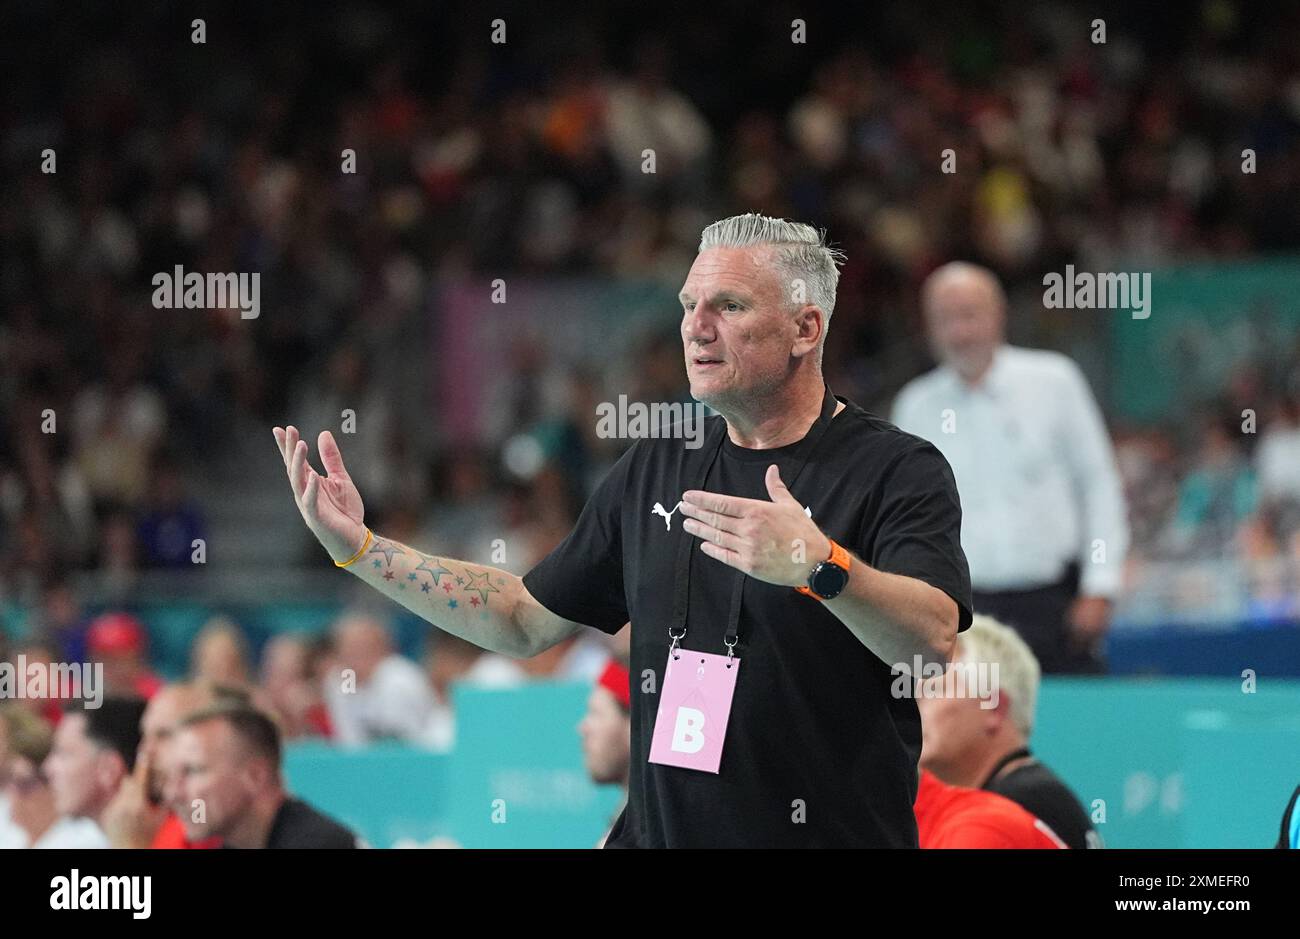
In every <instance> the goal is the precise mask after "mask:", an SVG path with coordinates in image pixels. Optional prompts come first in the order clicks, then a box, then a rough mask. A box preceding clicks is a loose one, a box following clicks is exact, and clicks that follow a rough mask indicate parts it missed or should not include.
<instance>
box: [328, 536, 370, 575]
mask: <svg viewBox="0 0 1300 939" xmlns="http://www.w3.org/2000/svg"><path fill="white" fill-rule="evenodd" d="M368 547H370V529H369V528H367V529H366V540H365V541H364V542H362V544H361V547H360V548H359V549H358V550H357V553H356V554H354V555H352V557H350V558H348V559H347V560H346V561H335V562H334V566H335V567H347V566H348V565H349V564H351V563H352V562H353V561H355V560H356V559H357V558H359V557H361V555H363V554H365V553H366V548H368Z"/></svg>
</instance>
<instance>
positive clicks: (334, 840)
mask: <svg viewBox="0 0 1300 939" xmlns="http://www.w3.org/2000/svg"><path fill="white" fill-rule="evenodd" d="M266 846H267V847H268V848H355V847H358V845H357V836H356V835H354V834H353V833H352V832H350V831H349V830H348V829H346V828H344V827H343V826H342V825H340V824H339V823H338V822H336V821H334V819H332V818H330V817H329V816H328V815H323V814H322V813H320V812H318V811H316V810H315V809H314V808H312V807H311V806H310V805H308V804H307V803H306V802H303V801H302V800H301V799H293V798H289V799H285V800H284V804H283V805H281V806H280V811H278V812H276V813H275V821H274V822H272V823H271V833H270V835H269V836H268V837H267V840H266Z"/></svg>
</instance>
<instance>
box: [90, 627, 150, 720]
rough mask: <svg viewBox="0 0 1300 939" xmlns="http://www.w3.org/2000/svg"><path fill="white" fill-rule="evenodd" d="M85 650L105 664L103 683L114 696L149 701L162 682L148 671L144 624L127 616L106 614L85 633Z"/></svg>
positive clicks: (146, 640) (95, 659)
mask: <svg viewBox="0 0 1300 939" xmlns="http://www.w3.org/2000/svg"><path fill="white" fill-rule="evenodd" d="M86 651H87V652H88V653H89V655H90V658H91V660H92V661H94V662H103V663H104V684H105V686H106V687H107V690H108V693H109V694H113V695H135V696H137V697H141V698H146V699H148V698H152V697H153V696H154V693H155V692H156V691H157V690H158V689H159V688H161V687H162V685H163V682H162V679H161V678H159V677H158V676H157V675H155V674H154V673H153V672H152V670H150V668H149V662H148V637H147V635H146V634H145V629H144V624H143V623H141V622H140V621H139V620H138V619H136V618H135V617H134V616H132V615H131V614H130V613H105V614H104V615H102V616H99V617H97V618H96V619H95V620H94V621H93V622H91V624H90V628H89V629H88V630H87V631H86Z"/></svg>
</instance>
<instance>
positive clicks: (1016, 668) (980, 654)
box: [957, 613, 1043, 740]
mask: <svg viewBox="0 0 1300 939" xmlns="http://www.w3.org/2000/svg"><path fill="white" fill-rule="evenodd" d="M957 658H958V659H959V660H960V661H962V662H969V663H971V664H974V665H979V664H980V663H984V664H988V665H992V664H994V663H997V666H998V673H997V674H998V693H999V694H1006V695H1009V696H1010V698H1011V719H1012V720H1013V721H1015V724H1016V727H1017V728H1019V730H1020V732H1021V733H1022V734H1024V736H1025V739H1026V740H1028V739H1029V735H1030V734H1031V733H1032V732H1033V729H1034V712H1035V711H1036V710H1037V709H1038V683H1039V680H1040V679H1041V678H1042V674H1043V671H1042V669H1041V668H1040V667H1039V665H1038V659H1037V658H1035V657H1034V653H1033V651H1032V650H1031V649H1030V648H1029V645H1028V643H1026V642H1025V640H1023V639H1021V638H1020V634H1019V633H1018V632H1016V631H1015V630H1014V629H1012V628H1011V627H1010V626H1007V625H1005V624H1004V623H999V622H998V621H997V620H995V619H994V618H993V617H991V616H987V615H985V614H983V613H976V614H975V615H974V617H972V618H971V623H970V628H969V629H967V630H966V631H965V632H963V633H958V634H957Z"/></svg>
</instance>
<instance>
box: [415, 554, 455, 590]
mask: <svg viewBox="0 0 1300 939" xmlns="http://www.w3.org/2000/svg"><path fill="white" fill-rule="evenodd" d="M430 565H432V566H430ZM416 570H417V571H424V572H425V573H426V574H428V575H429V576H430V577H432V578H433V582H434V583H435V584H441V583H442V575H443V574H451V571H449V570H447V568H445V567H443V566H442V562H441V561H439V560H438V559H437V558H425V559H424V560H423V561H421V562H420V566H419V567H417V568H416Z"/></svg>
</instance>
